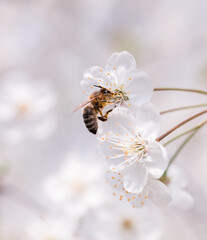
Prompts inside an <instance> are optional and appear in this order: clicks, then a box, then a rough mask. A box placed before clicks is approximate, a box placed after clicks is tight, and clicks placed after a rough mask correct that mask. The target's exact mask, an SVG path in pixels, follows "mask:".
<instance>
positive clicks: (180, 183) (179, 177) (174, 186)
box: [161, 165, 195, 210]
mask: <svg viewBox="0 0 207 240" xmlns="http://www.w3.org/2000/svg"><path fill="white" fill-rule="evenodd" d="M161 181H162V182H163V183H164V184H165V185H167V186H168V189H169V191H170V194H171V196H172V201H171V202H170V205H171V206H174V207H178V208H181V209H183V210H187V209H189V208H191V207H192V206H193V204H194V202H195V200H194V198H193V197H192V196H191V195H190V194H189V193H188V192H187V191H185V190H184V188H185V187H187V185H188V180H187V177H186V175H185V173H184V172H183V170H182V169H181V168H179V167H178V166H177V165H171V166H170V168H169V169H168V171H167V176H163V177H162V178H161Z"/></svg>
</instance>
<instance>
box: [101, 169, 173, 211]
mask: <svg viewBox="0 0 207 240" xmlns="http://www.w3.org/2000/svg"><path fill="white" fill-rule="evenodd" d="M106 183H109V184H110V185H111V186H112V188H113V191H114V192H113V196H115V197H116V198H118V200H120V201H121V200H125V201H128V202H129V203H131V205H132V207H133V208H140V207H142V206H144V205H145V203H146V202H148V201H150V202H152V203H154V204H156V205H167V204H169V203H170V201H171V195H170V192H169V190H168V187H167V186H166V185H165V184H163V183H162V182H161V181H159V180H157V179H153V178H150V177H149V178H148V181H147V183H146V185H145V187H144V189H143V190H142V191H141V192H140V193H132V192H129V191H127V190H126V188H125V187H124V174H123V173H120V172H113V171H110V170H108V171H107V172H106Z"/></svg>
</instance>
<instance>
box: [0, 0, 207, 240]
mask: <svg viewBox="0 0 207 240" xmlns="http://www.w3.org/2000/svg"><path fill="white" fill-rule="evenodd" d="M206 11H207V2H206V1H205V0H197V1H195V0H181V1H178V0H174V1H163V0H159V1H153V0H149V1H144V0H138V1H133V0H132V1H124V0H122V1H118V0H105V1H102V0H41V1H40V0H37V1H34V0H30V1H26V0H5V1H4V0H2V1H0V100H1V101H2V102H3V107H2V106H1V107H0V112H1V114H0V124H1V127H0V135H1V136H0V159H1V169H2V170H1V185H0V239H2V240H13V239H15V240H16V239H18V240H20V239H22V240H30V239H31V240H32V239H38V240H65V239H84V240H85V239H86V240H93V239H94V240H104V239H111V240H115V239H117V240H121V239H143V240H145V239H146V240H148V239H152V240H156V239H160V240H162V239H169V240H171V239H189V240H205V239H207V230H206V226H207V207H206V201H207V178H206V175H207V161H206V160H207V158H206V156H207V150H206V145H207V138H206V130H207V129H206V127H203V128H202V129H201V130H200V131H199V132H198V133H197V134H196V135H195V136H194V138H193V139H192V140H191V142H189V144H188V145H187V146H186V147H185V149H184V150H183V151H182V152H181V153H180V155H179V157H178V158H177V159H176V162H177V164H178V165H180V166H181V167H182V168H183V170H185V172H186V175H187V176H188V179H189V185H188V187H187V190H188V191H189V192H190V193H191V195H193V197H194V198H195V204H194V206H193V207H192V208H191V209H189V210H187V211H184V210H181V209H177V208H174V207H168V208H158V207H153V206H149V208H144V209H141V210H139V209H138V210H137V209H136V210H134V209H133V210H132V209H131V206H129V205H127V204H125V203H123V202H121V203H120V202H119V201H118V200H115V199H114V197H113V196H112V191H111V189H110V188H108V187H107V186H106V184H105V183H104V172H105V169H106V166H105V164H104V160H103V157H102V155H101V154H100V152H99V150H98V148H97V143H96V139H95V137H94V136H93V135H92V134H90V133H89V132H88V131H87V129H86V128H85V126H84V124H83V122H82V115H81V111H79V112H76V113H75V114H71V112H72V111H73V109H74V108H75V106H76V105H78V104H79V103H81V102H82V101H84V100H85V99H86V96H85V95H84V94H82V91H81V89H80V86H79V82H80V80H81V77H82V74H83V72H84V71H85V70H86V69H87V68H88V67H90V66H94V65H97V66H103V67H104V66H105V65H106V63H107V60H108V58H109V56H110V55H111V54H112V53H113V52H117V51H122V50H127V51H129V52H130V53H131V54H133V55H134V57H135V58H136V60H137V68H139V69H141V70H143V71H145V72H147V73H148V74H149V75H150V76H151V78H152V81H153V84H154V86H155V87H180V88H196V89H201V90H206V89H207V14H206ZM21 79H23V83H22V84H23V85H24V82H29V84H30V83H31V82H32V85H31V86H30V87H28V88H29V89H30V90H29V91H30V92H29V94H28V95H27V94H26V97H25V99H28V98H29V96H31V95H32V96H33V98H32V100H31V101H33V102H35V101H37V100H39V101H40V102H39V103H37V105H36V106H39V108H40V109H42V106H43V105H44V104H45V105H44V106H45V108H43V110H42V112H41V111H40V112H41V114H39V113H36V112H38V110H37V109H36V110H35V111H36V112H35V113H34V116H33V115H32V117H28V118H26V120H23V119H24V116H25V114H27V112H28V107H29V104H28V102H25V99H23V103H22V102H21V104H20V105H18V106H16V105H15V104H16V102H15V101H16V99H18V98H19V95H20V98H21V96H22V94H23V95H24V93H25V92H27V88H26V90H24V91H23V93H22V92H19V88H18V86H19V80H20V81H21ZM8 82H10V83H9V84H11V85H12V86H13V90H12V91H7V89H8V88H9V86H10V85H9V84H8ZM33 90H34V91H33ZM18 93H19V94H18ZM16 95H18V96H16ZM41 101H42V102H41ZM152 101H153V103H154V104H155V105H156V106H157V107H158V109H159V110H160V111H162V110H166V109H170V108H173V107H179V106H186V105H192V104H200V103H206V96H204V95H203V96H202V95H199V94H193V93H181V92H156V93H155V94H154V96H153V98H152ZM42 103H44V104H43V105H42ZM4 104H5V105H4ZM12 104H13V105H12ZM18 104H19V103H18ZM25 104H26V105H25ZM38 104H39V105H38ZM0 105H2V104H0ZM11 105H12V106H13V107H14V106H16V107H17V110H16V111H18V114H17V113H16V115H15V116H16V117H15V116H14V115H12V114H11V115H9V114H8V116H10V117H8V118H6V117H4V116H5V111H6V110H5V109H7V108H6V107H5V106H7V107H8V106H11ZM12 109H13V108H12ZM7 110H8V109H7ZM201 110H202V109H194V110H186V111H182V112H175V113H169V114H166V115H163V116H162V122H163V126H162V132H164V131H166V130H167V129H169V128H171V127H173V126H174V125H175V124H177V123H179V122H180V121H182V120H184V119H185V118H187V117H189V116H191V115H192V114H195V113H197V112H199V111H201ZM8 111H9V110H8ZM35 114H36V115H35ZM20 115H21V116H20ZM12 116H13V118H12ZM202 119H203V120H204V119H205V116H202V117H200V118H199V119H197V120H195V121H193V122H192V123H189V124H188V126H185V127H183V128H182V129H183V130H184V129H188V128H190V127H191V126H194V125H196V123H200V122H201V121H202ZM40 126H41V127H40ZM181 131H182V130H181V129H180V130H178V131H177V133H178V132H181ZM175 134H176V133H175ZM175 134H173V135H175ZM182 140H183V139H180V140H178V141H177V142H175V143H173V144H172V145H170V146H169V148H168V149H169V155H170V156H171V155H172V154H173V153H174V151H175V150H176V148H177V147H178V145H179V143H181V142H182Z"/></svg>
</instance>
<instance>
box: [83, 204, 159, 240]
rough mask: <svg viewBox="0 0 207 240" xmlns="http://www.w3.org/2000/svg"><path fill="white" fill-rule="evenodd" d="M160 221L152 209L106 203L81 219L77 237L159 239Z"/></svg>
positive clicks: (95, 238) (112, 239)
mask: <svg viewBox="0 0 207 240" xmlns="http://www.w3.org/2000/svg"><path fill="white" fill-rule="evenodd" d="M158 216H159V217H158ZM161 222H162V218H161V215H160V214H159V213H158V212H157V211H155V209H154V208H152V207H149V208H142V209H133V208H131V206H130V205H128V204H127V203H126V204H124V203H123V202H122V203H119V202H110V203H108V204H104V205H102V206H100V207H99V208H98V209H95V210H92V211H90V212H89V213H88V214H87V215H86V216H85V217H84V218H83V220H82V225H81V228H80V236H82V237H83V239H91V240H120V239H122V240H134V239H139V240H159V239H160V238H161V235H162V231H163V230H162V228H163V227H162V226H163V225H162V224H161Z"/></svg>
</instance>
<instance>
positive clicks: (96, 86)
mask: <svg viewBox="0 0 207 240" xmlns="http://www.w3.org/2000/svg"><path fill="white" fill-rule="evenodd" d="M93 86H94V87H98V88H102V87H101V86H98V85H93Z"/></svg>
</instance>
